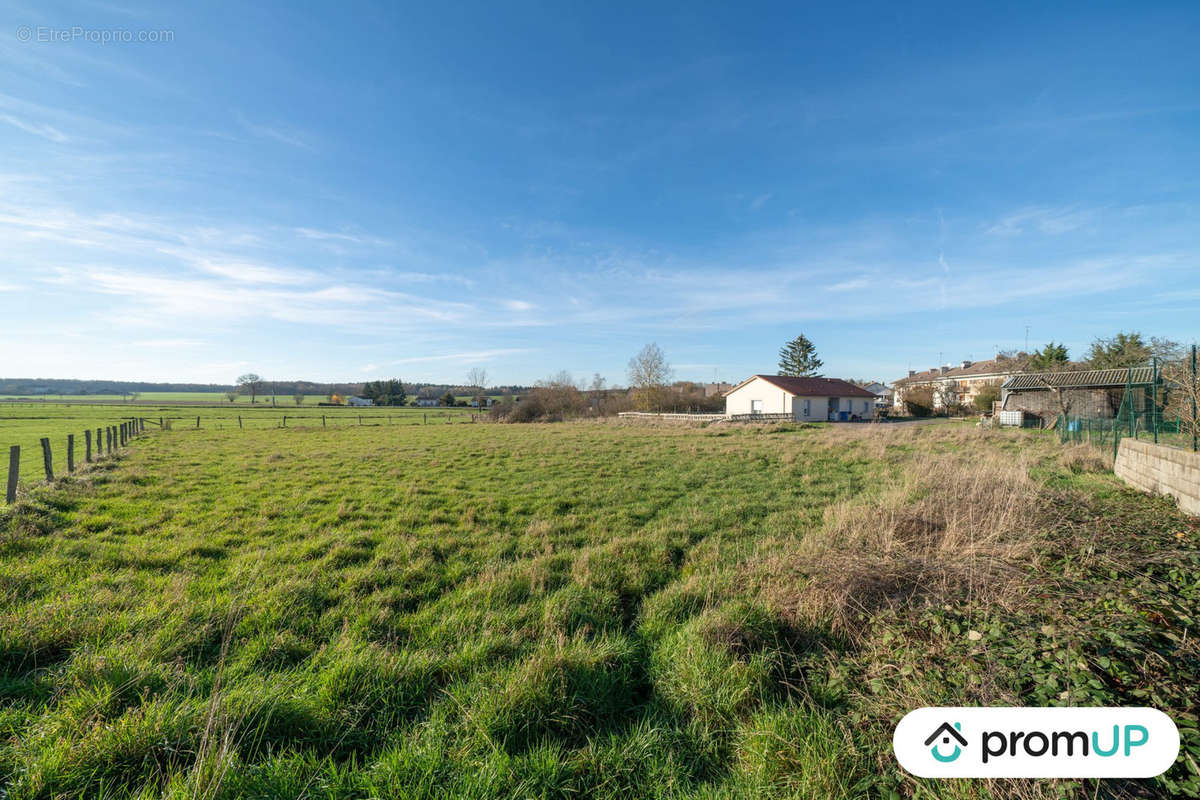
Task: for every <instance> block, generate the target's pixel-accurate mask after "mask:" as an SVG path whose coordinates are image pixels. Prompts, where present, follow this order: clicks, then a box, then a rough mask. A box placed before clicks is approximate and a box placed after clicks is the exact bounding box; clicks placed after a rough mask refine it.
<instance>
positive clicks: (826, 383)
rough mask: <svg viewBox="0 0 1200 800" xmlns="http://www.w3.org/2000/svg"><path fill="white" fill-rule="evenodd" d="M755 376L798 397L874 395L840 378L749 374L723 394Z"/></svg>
mask: <svg viewBox="0 0 1200 800" xmlns="http://www.w3.org/2000/svg"><path fill="white" fill-rule="evenodd" d="M755 378H762V379H763V380H764V381H766V382H767V383H770V384H772V385H774V386H778V387H779V388H780V389H783V390H784V391H785V392H787V393H788V394H793V395H796V396H798V397H870V398H872V399H874V398H875V395H873V394H871V393H870V392H868V391H867V390H866V389H864V388H862V387H861V386H855V385H854V384H853V383H850V382H849V381H844V380H842V379H841V378H794V377H792V376H791V375H751V376H750V377H749V378H746V380H744V381H742V382H741V383H739V384H738V385H737V386H735V387H733V388H732V389H730V390H729V391H728V392H726V393H725V396H726V397H728V396H729V395H731V394H733V393H734V392H736V391H737V390H738V389H740V388H742V387H743V386H745V385H746V384H747V383H749V382H750V381H752V380H754V379H755Z"/></svg>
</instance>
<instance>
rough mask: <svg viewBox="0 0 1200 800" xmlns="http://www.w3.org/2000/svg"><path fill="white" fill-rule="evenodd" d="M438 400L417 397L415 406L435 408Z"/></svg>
mask: <svg viewBox="0 0 1200 800" xmlns="http://www.w3.org/2000/svg"><path fill="white" fill-rule="evenodd" d="M437 404H438V399H437V398H436V397H418V398H417V405H418V406H420V407H421V408H436V407H437Z"/></svg>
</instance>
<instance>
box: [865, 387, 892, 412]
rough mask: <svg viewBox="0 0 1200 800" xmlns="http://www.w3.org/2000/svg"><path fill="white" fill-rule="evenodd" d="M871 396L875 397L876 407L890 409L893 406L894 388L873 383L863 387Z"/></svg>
mask: <svg viewBox="0 0 1200 800" xmlns="http://www.w3.org/2000/svg"><path fill="white" fill-rule="evenodd" d="M863 388H864V389H866V390H867V391H868V392H870V393H871V394H873V395H875V405H876V406H878V407H879V408H888V407H889V406H891V404H892V387H890V386H888V385H887V384H884V383H880V382H879V381H873V382H871V383H868V384H867V385H866V386H864V387H863Z"/></svg>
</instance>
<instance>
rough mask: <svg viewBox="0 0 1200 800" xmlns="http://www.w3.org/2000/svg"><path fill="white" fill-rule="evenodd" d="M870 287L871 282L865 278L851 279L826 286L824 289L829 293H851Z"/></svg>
mask: <svg viewBox="0 0 1200 800" xmlns="http://www.w3.org/2000/svg"><path fill="white" fill-rule="evenodd" d="M870 285H871V282H870V281H869V280H867V279H866V278H851V279H850V280H847V281H840V282H838V283H835V284H832V285H830V286H826V287H825V289H826V290H827V291H830V292H852V291H854V290H855V289H865V288H867V287H868V286H870Z"/></svg>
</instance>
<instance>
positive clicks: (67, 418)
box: [0, 398, 478, 503]
mask: <svg viewBox="0 0 1200 800" xmlns="http://www.w3.org/2000/svg"><path fill="white" fill-rule="evenodd" d="M322 399H324V398H322ZM475 413H476V414H477V413H478V411H475ZM471 416H472V409H467V408H440V409H439V408H430V409H421V408H408V407H396V408H348V407H331V406H316V405H311V406H296V405H295V403H293V402H291V401H290V399H289V402H288V403H287V404H286V405H283V404H281V405H278V406H276V407H274V408H272V407H271V406H270V405H263V404H261V403H260V404H258V405H256V406H245V407H242V406H230V405H215V406H198V407H190V406H186V407H180V406H178V405H162V404H157V403H151V402H142V401H141V400H139V402H137V403H124V402H119V403H104V402H99V401H96V400H90V401H87V402H83V403H79V402H69V403H58V402H38V403H28V402H16V403H0V459H2V461H0V474H2V475H7V470H8V452H9V448H10V447H11V446H12V445H19V446H20V448H21V481H22V483H23V485H25V486H27V487H28V486H33V485H35V484H37V483H39V482H42V481H44V480H45V477H46V476H45V470H44V468H43V466H42V451H41V439H42V437H46V438H49V439H50V444H51V454H52V456H53V458H52V464H53V469H54V474H55V476H56V477H57V476H60V475H66V474H67V435H68V434H74V436H75V461H76V464H81V463H83V460H84V438H83V437H84V431H85V430H87V429H90V430H91V431H92V432H93V435H94V434H95V430H96V428H102V427H105V426H108V425H117V424H119V423H121V422H124V421H126V420H129V419H132V418H135V417H142V418H145V419H146V420H147V423H148V426H149V427H150V428H157V427H159V425H168V424H169V425H171V426H172V428H181V427H195V426H196V425H197V420H199V425H200V427H201V428H211V429H215V430H232V429H235V428H239V426H240V427H241V428H242V429H259V428H277V427H280V426H283V425H287V426H288V427H322V426H324V427H326V428H339V427H340V428H344V427H347V426H350V425H419V424H427V423H428V424H433V423H434V422H435V421H436V422H437V423H438V424H444V423H445V422H446V421H447V420H449V421H450V422H451V423H460V422H465V421H469V420H470V419H471ZM239 419H240V422H239ZM2 502H3V497H2V496H0V503H2Z"/></svg>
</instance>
